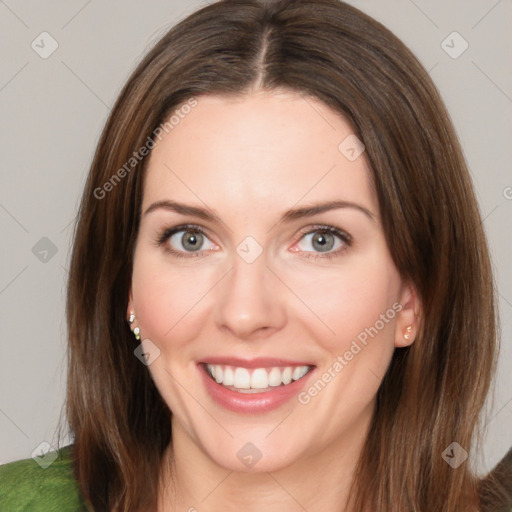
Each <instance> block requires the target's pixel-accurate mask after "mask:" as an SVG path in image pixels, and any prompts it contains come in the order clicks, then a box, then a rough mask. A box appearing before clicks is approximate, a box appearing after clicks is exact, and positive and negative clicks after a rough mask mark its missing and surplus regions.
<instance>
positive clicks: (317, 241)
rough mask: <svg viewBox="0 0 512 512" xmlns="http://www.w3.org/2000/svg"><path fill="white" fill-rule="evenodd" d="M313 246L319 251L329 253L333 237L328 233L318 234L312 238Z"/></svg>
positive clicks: (332, 244)
mask: <svg viewBox="0 0 512 512" xmlns="http://www.w3.org/2000/svg"><path fill="white" fill-rule="evenodd" d="M313 246H314V247H315V249H318V250H319V251H322V252H325V251H329V250H330V249H332V248H333V246H334V237H333V236H332V235H331V234H330V233H318V234H317V235H315V236H314V237H313Z"/></svg>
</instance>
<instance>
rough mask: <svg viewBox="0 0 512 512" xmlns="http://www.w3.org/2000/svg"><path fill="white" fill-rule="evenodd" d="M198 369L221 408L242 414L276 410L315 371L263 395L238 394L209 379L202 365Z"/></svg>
mask: <svg viewBox="0 0 512 512" xmlns="http://www.w3.org/2000/svg"><path fill="white" fill-rule="evenodd" d="M198 368H199V372H200V373H201V376H202V379H203V381H204V384H205V386H206V389H207V391H208V393H209V394H210V396H211V397H212V398H213V399H214V400H215V401H216V402H217V403H218V404H219V405H221V406H222V407H224V408H226V409H229V410H230V411H233V412H239V413H244V414H257V413H265V412H268V411H271V410H273V409H277V408H278V407H279V406H281V405H283V404H284V403H286V402H287V401H288V400H290V399H292V398H293V397H295V396H297V395H298V393H299V392H300V390H301V389H302V388H303V387H304V385H305V384H306V381H307V380H309V377H310V376H311V374H312V373H313V372H314V371H315V368H313V369H311V370H310V371H309V372H308V373H307V374H306V375H304V377H302V378H300V379H298V380H296V381H293V382H291V383H290V384H288V385H286V386H276V387H275V388H272V389H271V390H270V391H265V392H263V393H239V392H237V391H232V390H231V389H227V388H225V387H224V386H222V385H221V384H217V382H216V381H214V380H213V379H212V378H211V376H210V374H209V373H208V371H207V370H206V367H205V365H204V364H199V365H198Z"/></svg>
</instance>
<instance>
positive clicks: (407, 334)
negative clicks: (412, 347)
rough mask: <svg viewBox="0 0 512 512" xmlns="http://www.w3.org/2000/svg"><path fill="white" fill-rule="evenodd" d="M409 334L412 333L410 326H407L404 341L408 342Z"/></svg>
mask: <svg viewBox="0 0 512 512" xmlns="http://www.w3.org/2000/svg"><path fill="white" fill-rule="evenodd" d="M411 332H412V325H409V327H407V329H405V334H404V339H405V340H408V339H409V338H410V337H411Z"/></svg>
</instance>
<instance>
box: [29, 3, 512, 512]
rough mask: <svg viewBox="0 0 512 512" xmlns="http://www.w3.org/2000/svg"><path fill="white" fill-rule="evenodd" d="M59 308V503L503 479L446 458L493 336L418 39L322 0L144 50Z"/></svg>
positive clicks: (401, 494)
mask: <svg viewBox="0 0 512 512" xmlns="http://www.w3.org/2000/svg"><path fill="white" fill-rule="evenodd" d="M67 321H68V330H69V361H68V363H69V366H68V368H69V370H68V390H67V418H68V421H69V425H70V427H71V431H72V432H73V434H74V437H75V442H74V444H73V445H72V446H71V447H68V448H66V449H65V450H67V451H65V452H64V453H63V459H62V463H63V464H67V466H66V468H67V469H66V471H68V472H69V471H70V469H69V467H70V466H71V465H72V467H73V471H74V478H76V483H75V482H72V483H71V484H66V486H65V488H66V489H68V490H67V491H66V492H67V493H68V495H69V493H70V492H71V493H72V494H73V493H74V494H73V499H74V500H75V502H74V503H76V504H77V503H78V502H79V500H82V503H84V502H87V503H88V504H89V506H90V507H92V509H93V510H119V511H121V510H129V511H133V510H162V511H163V510H189V511H193V510H199V511H209V510H268V511H271V510H287V511H294V510H328V511H331V510H332V511H346V512H348V511H350V512H352V511H353V512H356V511H357V512H365V511H370V510H379V511H386V512H391V511H397V510H399V511H424V510H425V511H426V510H428V511H429V512H430V511H443V512H452V511H453V512H455V511H478V510H484V509H486V510H497V509H498V508H497V507H498V506H499V505H498V504H497V503H498V501H500V503H501V504H502V506H503V507H505V506H506V502H507V500H508V499H509V496H507V493H508V492H509V490H507V488H506V484H500V483H497V481H496V480H499V478H500V475H502V474H505V472H506V469H505V470H503V469H500V474H499V475H494V476H493V475H490V476H489V477H488V478H487V479H486V480H483V481H482V482H480V481H479V480H478V479H477V478H476V476H475V475H474V474H473V472H472V470H471V467H470V464H469V460H466V459H467V456H468V452H471V450H470V447H471V442H472V439H473V437H474V436H475V435H476V436H477V434H478V419H479V415H480V412H481V410H482V407H483V404H484V400H485V397H486V395H487V393H488V390H489V386H490V382H491V378H492V374H493V371H494V366H495V360H496V354H497V346H496V334H495V311H494V298H493V287H492V275H491V268H490V264H489V257H488V251H487V247H486V242H485V236H484V232H483V229H482V225H481V219H480V216H479V213H478V207H477V203H476V200H475V196H474V192H473V190H472V186H471V181H470V178H469V174H468V171H467V168H466V165H465V162H464V159H463V156H462V153H461V150H460V147H459V144H458V142H457V139H456V136H455V133H454V131H453V128H452V125H451V123H450V121H449V118H448V115H447V113H446V111H445V108H444V106H443V104H442V102H441V100H440V98H439V95H438V93H437V90H436V89H435V87H434V85H433V84H432V82H431V80H430V78H429V76H428V74H427V73H426V72H425V70H424V69H423V68H422V66H421V65H420V64H419V63H418V61H417V60H416V59H415V57H414V56H413V55H412V54H411V53H410V52H409V51H408V50H407V49H406V48H405V47H404V45H403V44H402V43H401V42H400V41H399V40H397V38H396V37H394V36H393V35H392V34H391V33H390V32H389V31H388V30H387V29H385V28H384V27H383V26H381V25H380V24H379V23H377V22H375V21H374V20H372V19H370V18H369V17H368V16H366V15H364V14H362V13H361V12H360V11H358V10H357V9H355V8H353V7H350V6H348V5H345V4H342V3H339V2H338V1H336V0H321V1H315V2H313V1H311V0H299V1H290V0H282V1H275V2H263V1H249V0H247V1H222V2H218V3H215V4H213V5H210V6H207V7H205V8H203V9H201V10H199V11H197V12H196V13H194V14H192V15H191V16H189V17H188V18H186V19H185V20H183V21H182V22H180V23H179V24H178V25H177V26H176V27H174V28H173V29H172V30H171V31H169V32H168V33H167V34H166V35H165V36H164V38H163V39H162V40H161V41H160V42H159V43H158V44H157V45H156V46H155V47H154V48H153V49H152V50H151V51H150V53H149V54H148V55H147V56H146V57H145V59H144V60H143V62H142V63H141V64H140V65H139V66H138V68H137V69H136V70H135V72H134V73H133V75H132V76H131V78H130V79H129V81H128V83H127V84H126V86H125V87H124V89H123V91H122V92H121V94H120V97H119V99H118V101H117V103H116V105H115V106H114V108H113V110H112V113H111V115H110V118H109V120H108V122H107V125H106V127H105V130H104V132H103V134H102V137H101V140H100V142H99V145H98V149H97V152H96V155H95V158H94V161H93V164H92V167H91V171H90V173H89V177H88V181H87V184H86V187H85V191H84V195H83V198H82V203H81V207H80V214H79V218H78V223H77V227H76V232H75V240H74V248H73V256H72V262H71V269H70V278H69V287H68V302H67ZM54 464H55V463H54ZM49 469H50V468H49ZM25 478H26V477H25ZM70 485H72V486H74V487H72V488H71V490H69V489H70V487H69V486H70ZM76 506H78V505H76ZM500 506H501V505H500ZM493 507H494V508H493Z"/></svg>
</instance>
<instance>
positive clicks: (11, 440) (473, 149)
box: [0, 0, 512, 472]
mask: <svg viewBox="0 0 512 512" xmlns="http://www.w3.org/2000/svg"><path fill="white" fill-rule="evenodd" d="M349 3H351V4H353V5H355V6H356V7H359V8H360V9H361V10H363V11H365V12H366V13H368V14H370V15H371V16H373V17H374V18H376V19H377V20H379V21H381V22H382V23H383V24H384V25H386V26H387V27H388V28H390V29H391V30H392V31H393V32H394V33H395V34H396V35H398V36H399V37H400V38H401V39H402V40H403V41H404V42H405V43H406V45H408V46H409V47H410V48H411V49H412V50H413V52H415V54H416V55H417V56H418V57H419V58H420V60H421V61H422V63H423V64H424V66H425V67H426V68H427V70H429V72H430V74H431V76H432V78H433V80H434V81H435V83H436V84H437V86H438V87H439V89H440V91H441V94H442V96H443V98H444V100H445V101H446V103H447V106H448V109H449V111H450V113H451V116H452V118H453V121H454V123H455V126H456V129H457V132H458V134H459V136H460V139H461V141H462V144H463V147H464V151H465V155H466V157H467V160H468V163H469V167H470V169H471V173H472V176H473V179H474V183H475V187H476V190H477V194H478V199H479V202H480V205H481V210H482V215H483V217H484V225H485V229H486V231H487V233H488V237H489V243H490V247H491V251H492V256H493V261H494V265H495V271H496V281H497V284H498V291H499V301H500V302H499V305H500V314H501V319H502V340H503V341H502V353H501V356H500V366H499V373H498V377H497V383H496V394H495V399H494V401H493V403H490V404H489V416H488V419H487V421H486V423H487V429H486V430H487V436H486V440H485V444H484V449H483V457H482V458H481V459H478V460H475V461H473V462H474V463H475V464H477V467H478V468H479V470H480V471H482V472H483V471H485V470H486V469H489V468H490V467H492V466H493V465H494V464H495V463H496V462H497V461H498V460H499V459H500V458H501V457H502V456H503V455H504V453H505V452H506V451H507V449H508V448H509V447H510V445H512V435H511V431H512V428H511V426H512V377H511V372H510V368H511V362H512V347H511V343H510V338H511V316H512V315H511V313H512V311H511V308H512V286H511V284H512V283H511V282H512V280H511V275H510V273H511V269H510V258H509V252H510V233H511V232H512V230H511V218H512V216H511V215H510V214H511V209H512V200H511V198H512V188H510V187H512V176H511V174H510V172H509V170H510V167H509V166H510V162H511V161H512V159H511V146H512V138H511V132H512V129H511V128H512V115H511V110H512V73H511V67H512V55H511V53H512V52H511V48H512V45H511V40H512V33H511V31H510V20H511V19H512V2H511V0H472V1H467V0H466V1H464V0H457V1H441V0H435V1H427V0H414V1H413V0H388V1H382V0H380V1H379V0H351V1H350V2H349ZM203 4H204V2H199V1H169V0H165V1H164V0H158V1H152V2H141V1H137V0H129V1H121V0H109V1H103V2H99V1H98V0H89V1H72V2H70V1H64V0H58V1H57V0H55V1H52V2H36V1H34V0H31V1H23V2H22V1H16V0H7V1H0V37H1V40H2V48H3V50H4V51H3V53H2V56H1V74H0V111H1V130H2V131H1V141H2V153H1V155H2V170H1V172H2V175H1V188H0V229H1V240H2V243H1V267H0V314H1V319H0V332H1V334H0V340H1V355H2V357H1V358H0V382H1V387H0V432H1V438H0V463H5V462H8V461H11V460H15V459H20V458H27V457H30V456H31V454H32V453H33V452H34V450H35V449H36V448H37V449H40V448H38V446H39V445H40V443H41V442H44V441H46V442H48V443H50V444H52V443H53V444H54V445H55V438H54V432H55V428H56V425H57V421H58V417H59V414H60V410H61V407H62V405H63V401H64V389H65V345H66V328H65V322H64V297H65V283H66V278H67V268H68V258H69V248H70V236H71V233H72V225H73V221H74V218H75V215H76V212H77V206H78V201H79V198H80V194H81V191H82V187H83V184H84V180H85V176H86V174H87V171H88V167H89V165H90V163H91V160H92V155H93V151H94V148H95V145H96V143H97V141H98V138H99V135H100V132H101V129H102V127H103V125H104V123H105V121H106V118H107V115H108V113H109V110H110V106H111V105H112V104H113V102H114V100H115V98H116V97H117V94H118V93H119V91H120V88H121V87H122V85H123V83H124V82H125V80H126V79H127V77H128V75H129V73H130V71H131V70H132V69H133V68H134V66H135V64H136V63H137V62H139V60H140V58H141V57H142V55H143V54H144V53H145V52H146V51H147V50H148V49H149V48H150V47H151V46H152V45H153V44H154V43H155V42H156V41H157V40H158V39H159V38H160V37H161V36H162V35H163V34H164V33H165V32H166V31H167V29H168V28H169V27H170V26H171V25H173V24H174V23H175V22H176V21H177V20H179V19H182V18H183V17H185V16H186V15H188V14H190V13H191V12H193V11H194V10H195V9H196V8H197V7H199V6H201V5H203ZM45 31H46V32H48V33H49V34H50V35H51V37H52V38H53V39H55V40H56V41H57V44H58V48H57V50H56V51H55V52H54V53H53V54H51V55H50V56H49V57H48V58H46V59H43V58H42V57H41V56H40V54H39V53H37V52H36V51H35V50H34V49H33V48H32V47H31V44H32V42H33V41H35V43H34V45H35V44H39V47H36V48H37V50H38V51H39V52H42V51H48V49H49V48H51V46H50V44H51V41H50V39H49V38H48V36H40V34H41V33H42V32H45ZM454 31H456V32H458V33H459V34H460V36H461V37H462V38H463V39H461V38H460V37H459V36H457V35H455V36H450V37H448V39H447V36H449V35H450V34H452V32H454ZM41 38H44V42H43V43H41ZM464 40H465V41H467V43H468V44H469V47H468V48H467V50H466V51H465V52H464V53H462V54H461V55H457V54H458V53H459V52H460V51H461V50H462V49H463V48H464V46H465V43H464ZM443 41H445V43H443ZM43 45H44V48H42V46H43ZM445 50H446V51H445ZM447 52H448V53H447ZM449 53H451V55H449ZM456 55H457V58H454V56H456ZM41 239H43V240H41ZM45 251H46V252H45ZM55 251H56V252H55ZM507 370H508V371H507ZM45 446H46V445H45Z"/></svg>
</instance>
